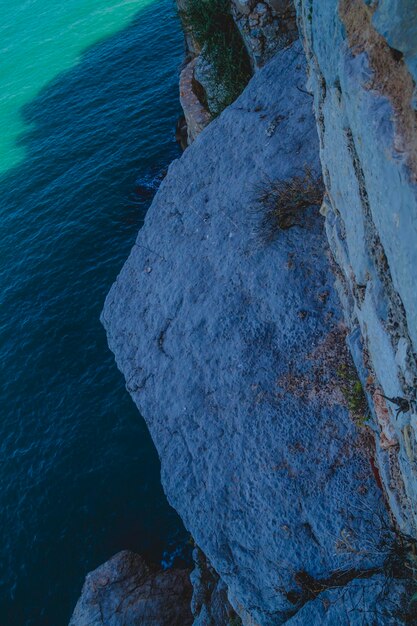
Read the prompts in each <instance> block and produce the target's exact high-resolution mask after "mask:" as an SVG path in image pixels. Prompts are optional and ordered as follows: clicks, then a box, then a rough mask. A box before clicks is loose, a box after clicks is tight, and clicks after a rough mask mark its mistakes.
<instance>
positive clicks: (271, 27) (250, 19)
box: [232, 0, 298, 68]
mask: <svg viewBox="0 0 417 626" xmlns="http://www.w3.org/2000/svg"><path fill="white" fill-rule="evenodd" d="M232 12H233V16H234V19H235V22H236V24H237V26H238V28H239V30H240V32H241V34H242V37H243V40H244V42H245V45H246V48H247V50H248V53H249V56H250V58H251V60H252V64H253V67H254V68H258V67H262V66H263V65H264V64H265V63H266V62H267V61H268V60H269V59H270V58H271V57H272V56H273V55H274V54H275V53H276V52H277V51H278V50H281V49H282V48H285V47H286V46H288V45H289V44H291V43H292V42H293V41H294V39H297V37H298V32H297V27H296V22H295V11H294V6H293V2H292V0H265V1H264V2H258V1H257V0H232Z"/></svg>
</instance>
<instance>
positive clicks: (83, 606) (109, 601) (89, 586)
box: [69, 550, 193, 626]
mask: <svg viewBox="0 0 417 626" xmlns="http://www.w3.org/2000/svg"><path fill="white" fill-rule="evenodd" d="M191 594H192V588H191V583H190V580H189V572H188V571H186V570H178V569H169V570H165V571H162V570H157V569H156V568H154V567H150V566H148V565H147V564H146V563H145V561H144V560H143V558H142V557H141V556H139V554H134V553H133V552H129V551H127V550H125V551H123V552H119V553H118V554H116V555H115V556H114V557H113V558H112V559H110V560H109V561H107V562H106V563H104V564H103V565H101V566H100V567H98V568H97V569H96V570H94V571H93V572H91V573H90V574H88V575H87V577H86V580H85V583H84V586H83V590H82V594H81V597H80V599H79V600H78V603H77V606H76V607H75V610H74V613H73V615H72V618H71V621H70V624H69V626H122V625H123V626H189V625H191V624H192V623H193V618H192V615H191V609H190V603H191Z"/></svg>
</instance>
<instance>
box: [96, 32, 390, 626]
mask: <svg viewBox="0 0 417 626" xmlns="http://www.w3.org/2000/svg"><path fill="white" fill-rule="evenodd" d="M304 83H305V62H304V56H303V51H302V48H301V45H300V44H299V43H297V42H296V43H294V44H293V45H292V46H291V47H290V48H288V49H286V50H284V51H281V52H279V53H278V54H277V56H276V57H275V58H274V59H273V60H272V61H271V62H270V63H269V64H268V65H267V66H265V68H263V69H262V70H260V71H259V72H258V73H257V74H256V75H255V77H254V78H253V79H252V81H251V82H250V84H249V86H248V88H247V89H246V90H245V92H244V93H243V94H242V96H241V97H240V98H239V99H238V100H237V101H236V102H235V103H234V104H233V105H232V106H231V107H229V108H228V109H227V110H226V111H224V113H223V114H222V115H221V116H220V117H219V118H217V119H216V120H215V121H213V122H212V123H211V124H210V126H209V127H208V128H206V129H205V130H204V131H203V132H202V133H201V134H200V135H199V137H198V138H197V139H196V140H195V142H194V143H193V144H192V145H191V147H190V148H188V149H187V150H186V151H185V153H184V155H183V156H182V158H181V159H180V160H177V161H175V162H174V163H173V164H172V165H171V167H170V169H169V172H168V175H167V177H166V178H165V180H164V181H163V182H162V184H161V187H160V189H159V191H158V193H157V195H156V197H155V199H154V202H153V204H152V206H151V208H150V209H149V212H148V215H147V218H146V222H145V226H144V227H143V228H142V230H141V231H140V233H139V236H138V239H137V241H136V244H135V245H134V247H133V250H132V252H131V255H130V257H129V259H128V261H127V262H126V264H125V266H124V268H123V270H122V271H121V273H120V275H119V277H118V279H117V281H116V283H115V284H114V286H113V287H112V289H111V291H110V293H109V295H108V297H107V300H106V304H105V309H104V312H103V316H102V320H103V323H104V325H105V327H106V329H107V333H108V340H109V345H110V347H111V349H112V350H113V351H114V353H115V355H116V360H117V364H118V366H119V368H120V369H121V371H122V372H123V373H124V375H125V377H126V381H127V388H128V390H129V392H130V393H131V395H132V397H133V398H134V400H135V402H136V404H137V405H138V407H139V408H140V411H141V413H142V415H144V417H145V419H146V421H147V424H148V426H149V429H150V432H151V434H152V437H153V439H154V441H155V444H156V447H157V449H158V451H159V455H160V457H161V463H162V482H163V485H164V488H165V491H166V493H167V496H168V499H169V501H170V502H171V504H172V505H173V506H174V507H175V508H176V509H177V511H178V512H179V513H180V515H181V517H182V519H183V520H184V523H185V525H186V527H187V528H188V529H189V530H190V531H191V532H192V534H193V536H194V537H195V539H196V542H197V544H198V545H199V546H200V547H201V548H202V550H203V551H204V553H205V554H206V555H207V557H208V559H209V561H210V563H211V564H212V565H213V567H214V569H215V570H216V572H217V573H218V575H219V576H220V578H221V580H222V581H223V583H225V584H226V585H227V588H228V596H229V600H230V601H231V603H232V605H233V607H234V608H235V609H236V610H237V612H238V613H239V614H240V616H241V617H242V619H243V622H244V624H250V623H251V624H253V623H254V622H255V623H257V624H260V625H262V626H269V625H271V626H272V625H278V624H282V623H284V622H285V621H287V620H288V619H289V618H290V617H291V616H293V615H294V614H295V613H296V612H297V611H301V610H302V611H304V615H305V616H306V617H305V619H304V621H303V622H302V623H303V624H306V625H307V624H308V625H310V624H314V623H318V622H315V621H314V619H313V618H311V615H313V614H314V610H315V609H314V608H312V611H313V613H312V614H311V615H310V617H309V615H308V608H307V607H309V606H311V607H314V605H315V603H316V602H320V598H319V597H318V598H317V599H316V596H318V595H319V594H321V593H324V591H325V589H326V588H327V587H328V586H331V585H332V584H333V583H334V577H335V576H336V577H337V576H338V573H339V572H340V571H343V572H344V578H343V583H344V584H343V585H342V586H340V587H339V588H336V589H334V590H333V591H332V594H333V595H332V598H333V599H334V598H338V597H342V595H343V593H344V589H343V586H346V585H348V584H353V583H352V581H355V584H356V586H357V587H359V588H360V587H361V586H362V585H365V586H367V585H368V583H367V582H366V581H364V580H363V576H372V575H373V574H374V573H375V572H376V571H382V570H383V568H384V563H385V562H386V558H387V554H388V553H389V551H390V549H391V535H390V533H389V532H388V530H387V529H388V526H389V522H388V518H387V515H386V512H385V507H384V503H383V499H382V494H381V492H380V489H379V487H378V486H377V484H376V481H375V479H374V475H373V472H372V468H371V463H370V458H369V457H370V454H371V451H370V448H369V445H368V441H367V438H366V437H365V436H364V433H365V430H364V429H363V428H362V429H361V428H358V427H357V425H356V424H355V423H354V419H352V418H353V417H354V416H352V415H350V414H349V410H348V407H347V406H346V404H347V402H346V398H345V397H344V394H343V389H342V385H341V383H340V377H339V376H338V375H337V370H338V368H339V367H340V366H344V365H345V364H346V362H347V360H348V355H347V350H346V346H345V331H344V328H343V324H342V321H341V314H340V305H339V301H338V299H337V296H336V295H335V292H334V290H333V287H332V285H333V277H332V275H331V272H330V269H329V265H328V261H327V256H326V254H327V244H326V239H325V236H324V233H323V228H322V218H321V217H320V216H319V215H318V209H317V208H316V209H315V210H307V211H306V212H305V213H304V214H303V215H302V219H301V222H302V223H303V227H293V228H290V229H289V230H279V229H277V232H276V233H273V235H275V237H272V239H274V241H273V242H272V243H270V244H266V243H265V241H266V240H268V239H271V237H269V235H271V233H268V237H265V236H264V233H262V232H261V231H262V226H261V224H262V223H263V220H262V210H263V209H262V205H261V206H260V205H259V202H258V201H257V198H259V195H260V193H261V192H260V190H259V185H261V186H262V189H263V190H265V188H267V187H268V185H269V184H270V182H271V181H276V180H281V181H285V180H287V181H289V180H291V179H293V177H294V176H298V177H302V176H303V175H304V174H305V172H306V168H307V170H308V171H310V172H312V174H313V176H318V175H319V172H320V165H319V161H318V152H319V149H318V139H317V133H316V127H315V122H314V118H313V113H312V99H311V98H310V96H309V95H308V94H307V93H306V92H305V91H304V90H303V87H304ZM254 207H257V210H256V211H255V210H254ZM148 268H152V271H151V272H149V269H148ZM382 576H383V575H382ZM306 581H307V582H306ZM311 581H315V582H314V584H313V583H312V582H311ZM312 585H313V587H314V589H318V590H319V591H318V592H317V593H316V594H312V593H311V589H310V587H311V586H312ZM335 606H339V607H342V608H341V609H340V610H341V611H344V610H345V608H344V605H343V603H339V604H338V603H337V602H336V603H335ZM335 610H336V609H335ZM355 610H361V607H359V609H357V608H356V609H355V606H353V607H352V611H355ZM332 615H333V617H332V619H333V622H332V623H333V624H338V623H343V622H342V621H340V622H339V621H338V619H339V617H340V620H342V613H340V615H339V617H338V616H337V615H336V616H335V614H334V613H333V614H332ZM358 615H359V613H358ZM398 620H399V621H398V624H400V623H401V621H400V618H398ZM297 623H299V622H297ZM329 623H330V622H329ZM352 623H354V622H352Z"/></svg>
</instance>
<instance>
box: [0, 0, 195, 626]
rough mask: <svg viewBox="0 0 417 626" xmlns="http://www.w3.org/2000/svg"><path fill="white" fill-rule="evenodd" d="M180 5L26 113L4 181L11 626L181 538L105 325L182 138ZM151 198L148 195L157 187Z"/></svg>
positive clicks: (6, 619) (4, 451)
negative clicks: (15, 158) (119, 556)
mask: <svg viewBox="0 0 417 626" xmlns="http://www.w3.org/2000/svg"><path fill="white" fill-rule="evenodd" d="M172 5H173V3H172V2H171V0H161V1H160V2H157V3H155V4H154V5H151V6H149V7H148V8H146V9H144V10H143V11H141V12H140V14H138V15H137V17H136V18H135V20H134V21H133V23H132V24H131V25H130V26H129V27H128V28H126V29H125V30H124V31H123V32H119V33H118V34H116V35H114V36H112V37H111V38H109V39H107V40H105V41H102V42H100V44H98V45H96V46H94V47H93V48H91V49H89V50H88V51H87V52H86V53H85V55H84V56H83V58H82V60H81V62H80V63H79V64H78V65H77V66H76V67H74V68H73V69H72V70H70V71H68V72H66V73H65V74H63V75H61V76H59V77H58V78H57V79H56V80H55V81H54V82H53V83H52V84H50V85H49V86H48V87H47V88H45V89H44V90H43V91H42V93H40V94H39V96H38V97H37V98H36V99H35V100H34V101H32V102H31V103H30V104H29V105H27V106H26V107H25V110H24V111H23V115H24V118H25V122H26V123H27V124H28V126H29V127H30V131H28V132H27V134H26V135H25V137H24V138H23V139H22V141H23V143H24V146H25V150H26V159H25V161H24V162H23V163H21V164H20V165H19V166H18V167H16V168H15V169H14V170H11V171H9V172H8V174H7V175H5V176H4V177H3V178H2V179H1V180H0V216H1V224H2V238H1V239H2V243H1V244H0V245H1V258H2V263H1V271H0V288H1V289H0V302H1V308H0V340H1V343H0V371H1V380H2V396H3V399H2V423H1V425H0V454H1V457H0V458H1V465H0V479H1V493H0V528H1V531H0V532H1V535H2V539H1V551H2V552H1V562H2V569H1V581H0V582H1V597H0V623H1V624H5V625H7V626H8V625H10V626H11V625H13V626H19V625H23V624H24V625H25V626H26V625H31V626H34V625H36V626H38V625H39V626H40V625H42V626H49V625H50V626H59V625H60V624H66V623H67V622H68V619H69V616H70V613H71V610H72V608H73V606H74V603H75V601H76V599H77V597H78V594H79V591H80V588H81V584H82V581H83V578H84V575H85V573H86V572H87V571H89V570H91V569H92V568H94V567H96V566H97V565H98V564H99V563H101V562H103V561H104V560H105V559H107V558H109V557H110V556H111V555H112V554H114V553H115V552H116V551H118V550H120V549H123V548H131V549H134V550H137V551H138V552H141V553H143V554H144V555H145V556H147V557H148V558H149V559H152V560H160V559H161V557H162V554H163V552H164V551H165V550H168V551H169V550H174V548H175V547H177V546H178V544H180V543H181V542H183V541H184V540H185V531H184V529H183V527H182V525H181V522H180V520H179V518H178V517H177V515H176V514H175V512H174V511H173V510H172V509H171V508H170V507H169V505H168V503H167V502H166V499H165V496H164V494H163V492H162V488H161V485H160V478H159V470H160V468H159V461H158V458H157V454H156V451H155V449H154V447H153V443H152V441H151V439H150V436H149V433H148V431H147V429H146V426H145V424H144V422H143V420H142V419H141V418H140V416H139V415H138V413H137V410H136V408H135V407H134V406H133V403H132V402H131V400H130V398H129V396H128V394H127V392H126V391H125V388H124V383H123V380H122V377H121V375H120V374H119V373H118V372H117V370H116V366H115V365H114V361H113V357H112V355H111V354H110V352H109V350H108V348H107V345H106V339H105V334H104V330H103V329H102V327H101V325H100V323H99V315H100V311H101V308H102V305H103V301H104V298H105V295H106V293H107V291H108V289H109V287H110V285H111V283H112V282H113V280H114V279H115V277H116V275H117V272H118V271H119V270H120V268H121V266H122V263H123V261H124V259H125V258H126V257H127V255H128V252H129V249H130V247H131V246H132V244H133V242H134V239H135V237H136V233H137V230H138V228H139V227H140V225H141V223H142V220H143V217H144V214H145V212H146V209H147V207H148V205H149V202H150V197H149V196H150V195H152V189H153V188H154V187H155V178H156V177H157V176H158V174H160V172H161V170H163V169H164V168H165V167H166V166H167V164H168V163H169V162H170V161H171V160H172V159H173V158H175V157H176V156H178V148H177V146H176V144H175V142H174V140H173V135H174V126H175V120H176V116H177V114H178V112H179V104H178V98H177V90H178V86H177V76H178V68H179V65H180V62H181V58H182V34H181V32H180V29H179V26H178V24H177V23H176V21H175V18H174V14H173V6H172ZM148 189H149V190H150V192H149V193H147V190H148Z"/></svg>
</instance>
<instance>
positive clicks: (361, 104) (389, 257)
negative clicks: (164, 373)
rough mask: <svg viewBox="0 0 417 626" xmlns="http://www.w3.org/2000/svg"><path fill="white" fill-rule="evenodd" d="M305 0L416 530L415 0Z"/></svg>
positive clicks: (390, 430) (341, 221) (313, 70)
mask: <svg viewBox="0 0 417 626" xmlns="http://www.w3.org/2000/svg"><path fill="white" fill-rule="evenodd" d="M296 4H297V9H298V14H299V21H300V27H301V31H302V34H303V40H304V44H305V50H306V54H307V57H308V61H309V71H310V80H309V89H311V91H312V92H313V93H314V103H315V111H316V117H317V124H318V129H319V135H320V147H321V161H322V166H323V172H324V178H325V183H326V187H327V192H328V193H327V197H326V199H325V202H324V205H323V210H322V212H323V214H325V215H326V230H327V235H328V239H329V242H330V248H331V251H332V255H333V258H334V259H335V261H336V264H335V269H336V273H337V279H338V290H339V294H340V298H341V301H342V303H343V308H344V311H345V316H346V319H347V321H348V325H349V326H350V328H351V331H352V332H351V341H350V347H351V350H352V353H353V355H354V358H355V362H356V365H357V367H358V370H359V372H360V374H361V379H362V381H363V383H364V385H365V387H366V391H367V393H368V399H369V400H370V404H371V407H372V409H373V421H372V422H371V425H372V427H373V428H374V431H375V433H376V435H377V444H378V445H377V450H378V454H377V457H378V465H379V468H380V472H381V477H382V482H383V485H384V489H385V490H386V492H387V494H388V498H389V501H390V506H391V509H392V511H393V513H394V515H395V517H396V520H397V522H398V524H399V526H400V528H401V529H402V530H403V531H404V532H406V533H409V534H414V535H417V414H416V411H415V409H416V404H415V400H416V387H417V367H416V353H417V289H416V286H415V275H416V269H415V268H416V267H417V186H416V180H417V117H416V113H415V111H414V109H413V108H412V95H413V88H414V82H413V79H412V76H411V75H410V74H409V71H408V68H409V67H410V64H408V65H407V64H406V63H405V61H407V59H408V60H410V59H411V57H412V54H414V52H413V50H414V48H415V42H416V37H415V33H417V20H416V12H415V8H411V5H413V7H414V4H415V3H408V2H403V3H399V2H395V1H393V2H391V1H388V0H387V1H385V0H381V1H380V2H367V3H365V2H363V1H362V0H340V1H339V2H338V1H337V0H329V1H328V2H320V3H317V2H314V3H311V2H310V1H309V0H308V1H307V0H297V3H296ZM400 4H401V8H400ZM406 7H408V8H410V11H407V10H406ZM405 25H406V27H405ZM374 26H377V28H378V30H379V32H378V31H377V30H376V29H375V28H374ZM403 27H404V29H403V30H402V28H403ZM381 33H382V34H383V35H384V37H385V38H386V40H385V39H384V37H382V36H381ZM390 46H392V47H390ZM394 48H395V49H394ZM396 48H398V50H396ZM401 52H403V53H404V55H405V56H404V58H403V57H402V54H401ZM381 394H384V395H385V396H388V397H390V398H392V397H393V398H399V400H400V401H402V403H403V404H402V405H403V406H407V403H408V408H407V410H405V411H398V408H399V406H398V401H397V404H395V402H391V401H389V400H386V399H384V398H382V397H381ZM404 403H405V404H404Z"/></svg>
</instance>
